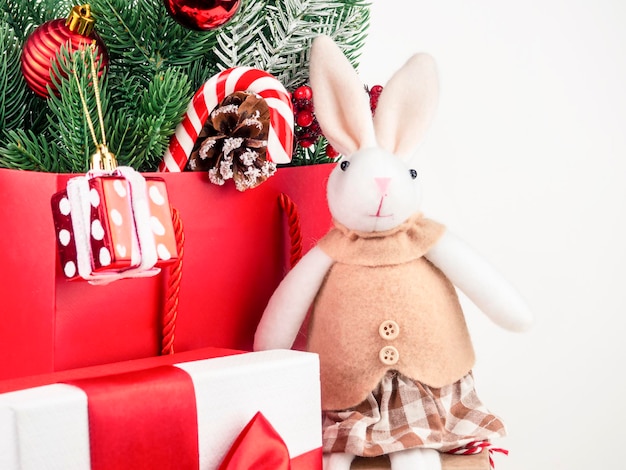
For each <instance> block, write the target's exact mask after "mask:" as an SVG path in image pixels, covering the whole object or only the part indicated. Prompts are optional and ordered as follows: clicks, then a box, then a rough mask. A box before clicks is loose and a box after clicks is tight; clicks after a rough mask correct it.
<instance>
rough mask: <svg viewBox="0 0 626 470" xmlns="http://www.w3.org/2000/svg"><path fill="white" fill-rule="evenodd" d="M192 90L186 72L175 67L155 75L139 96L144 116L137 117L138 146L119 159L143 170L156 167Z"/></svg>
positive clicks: (135, 131) (151, 169) (141, 111)
mask: <svg viewBox="0 0 626 470" xmlns="http://www.w3.org/2000/svg"><path fill="white" fill-rule="evenodd" d="M190 94H191V91H190V86H189V80H188V77H187V75H185V74H184V73H182V72H181V71H179V70H177V69H176V68H170V69H167V70H165V71H164V72H163V73H160V74H158V75H156V76H155V78H154V80H152V82H151V84H150V86H149V87H148V88H147V89H146V90H145V91H144V93H143V96H142V97H141V100H140V115H141V116H143V117H142V118H140V119H138V120H137V122H136V127H135V129H134V133H135V135H136V136H139V138H138V139H137V141H136V149H135V150H134V151H132V152H131V150H130V149H129V150H128V154H126V155H121V154H120V158H119V160H120V162H124V164H128V165H130V166H132V167H134V168H139V169H140V170H143V171H154V170H156V168H157V166H158V164H159V163H160V161H161V159H162V157H163V154H164V153H165V150H166V149H167V146H168V145H169V140H170V137H171V136H172V135H173V134H174V131H175V130H176V126H177V125H178V123H179V122H180V121H181V118H182V115H183V114H184V112H185V111H186V109H187V104H188V102H189V99H190ZM126 158H127V160H125V159H126Z"/></svg>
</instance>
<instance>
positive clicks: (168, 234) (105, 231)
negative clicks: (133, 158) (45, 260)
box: [51, 167, 177, 284]
mask: <svg viewBox="0 0 626 470" xmlns="http://www.w3.org/2000/svg"><path fill="white" fill-rule="evenodd" d="M51 204H52V215H53V218H54V227H55V234H56V239H57V247H58V252H59V260H60V262H61V267H62V269H63V273H64V274H65V277H67V278H69V279H76V278H83V279H86V280H88V281H90V282H91V283H94V284H102V283H108V282H111V281H114V280H116V279H121V278H126V277H146V276H152V275H155V274H157V273H158V272H159V271H160V269H159V268H160V267H162V266H165V265H168V264H170V263H172V262H174V261H176V259H177V251H176V239H175V235H174V228H173V224H172V218H171V213H170V205H169V199H168V195H167V188H166V186H165V181H163V179H161V178H157V177H147V178H144V177H143V176H142V175H141V174H139V173H137V172H136V171H134V170H133V169H131V168H125V167H120V168H117V169H116V170H115V171H113V172H112V173H104V172H90V173H89V174H88V175H87V176H80V177H76V178H72V179H71V180H69V181H68V184H67V188H66V190H64V191H60V192H58V193H56V194H55V195H54V196H53V197H52V199H51Z"/></svg>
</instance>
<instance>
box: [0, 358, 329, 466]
mask: <svg viewBox="0 0 626 470" xmlns="http://www.w3.org/2000/svg"><path fill="white" fill-rule="evenodd" d="M218 356H221V357H218ZM42 383H47V384H48V385H41V384H42ZM35 385H36V386H35ZM28 387H30V388H28ZM6 390H15V391H11V392H6ZM2 391H5V392H6V393H3V394H0V468H2V469H3V470H18V469H19V470H35V469H37V470H40V469H41V468H62V469H76V470H81V469H84V470H100V469H112V468H114V469H116V470H124V469H128V470H130V469H133V470H134V469H137V468H150V469H151V470H164V469H172V470H173V469H177V470H196V469H203V470H204V469H207V470H213V469H218V468H220V469H222V470H223V469H228V470H230V469H231V468H232V469H235V468H237V467H233V466H232V465H234V463H233V462H235V463H236V460H237V459H241V458H242V457H241V456H242V453H243V452H249V451H250V450H251V451H253V452H254V451H257V450H258V451H260V452H262V453H265V454H264V455H273V456H276V452H277V441H280V442H278V451H280V448H282V449H283V450H284V455H283V461H285V462H287V463H288V464H289V465H290V467H291V469H293V470H321V468H322V459H321V456H322V453H321V419H320V413H321V411H320V392H319V364H318V359H317V356H316V355H314V354H310V353H304V352H297V351H286V350H284V351H264V352H258V353H239V352H237V351H231V350H221V349H215V348H208V349H203V350H198V351H194V352H188V353H181V354H177V355H171V356H161V357H158V358H150V359H142V360H136V361H129V362H126V363H117V364H112V365H107V366H96V367H91V368H86V369H81V370H72V371H66V372H59V373H55V374H50V375H47V376H40V377H26V378H23V379H16V380H13V381H10V382H4V383H2V382H0V392H2ZM259 412H260V413H262V415H263V417H264V418H263V419H262V420H260V421H259V419H258V416H257V414H258V413H259ZM268 423H271V426H270V425H268ZM251 429H252V430H251ZM246 434H251V436H252V437H253V440H254V443H253V444H254V445H252V446H250V445H248V446H246V445H245V443H243V444H242V440H245V439H243V438H244V437H245V435H246ZM240 435H241V436H240ZM238 436H239V437H238ZM239 447H241V448H239ZM287 454H288V455H287ZM246 458H249V457H246ZM229 465H230V466H229ZM261 468H266V467H261ZM281 468H283V467H281ZM284 468H285V470H286V468H287V467H284ZM267 470H270V469H269V468H267ZM271 470H278V468H272V469H271Z"/></svg>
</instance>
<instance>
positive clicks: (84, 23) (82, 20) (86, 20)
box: [65, 3, 96, 36]
mask: <svg viewBox="0 0 626 470" xmlns="http://www.w3.org/2000/svg"><path fill="white" fill-rule="evenodd" d="M95 24H96V20H95V19H94V18H93V17H92V16H91V7H90V6H89V4H87V3H85V4H84V5H76V6H75V7H74V8H72V10H71V11H70V14H69V16H68V17H67V21H66V22H65V26H67V27H68V28H69V30H70V31H73V32H75V33H78V34H80V35H81V36H91V33H93V28H94V25H95Z"/></svg>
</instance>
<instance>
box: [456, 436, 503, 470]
mask: <svg viewBox="0 0 626 470" xmlns="http://www.w3.org/2000/svg"><path fill="white" fill-rule="evenodd" d="M484 449H487V451H488V452H489V465H490V466H491V468H496V465H495V462H494V461H493V453H494V452H499V453H501V454H504V455H509V451H508V450H506V449H500V448H499V447H493V446H492V445H491V443H490V442H489V441H472V442H469V443H467V444H465V445H464V446H461V447H456V448H454V449H451V450H449V451H447V452H446V453H448V454H454V455H475V454H480V453H481V452H482V451H483V450H484Z"/></svg>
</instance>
